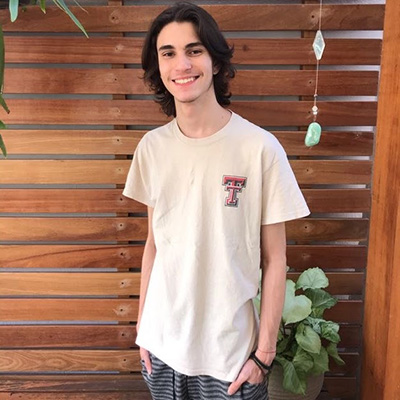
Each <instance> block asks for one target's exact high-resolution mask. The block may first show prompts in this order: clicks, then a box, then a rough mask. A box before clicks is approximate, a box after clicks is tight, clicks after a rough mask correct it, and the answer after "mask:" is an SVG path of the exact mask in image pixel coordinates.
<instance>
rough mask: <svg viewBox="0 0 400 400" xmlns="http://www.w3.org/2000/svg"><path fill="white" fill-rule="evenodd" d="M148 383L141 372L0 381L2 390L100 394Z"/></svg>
mask: <svg viewBox="0 0 400 400" xmlns="http://www.w3.org/2000/svg"><path fill="white" fill-rule="evenodd" d="M146 387H147V386H146V383H145V382H144V381H143V378H142V376H141V375H139V374H129V375H95V376H94V375H85V374H83V375H79V376H76V375H75V376H74V375H65V376H60V375H56V376H51V375H50V376H49V375H37V376H29V377H26V376H21V375H12V374H11V375H7V376H5V377H4V378H3V379H2V380H1V381H0V392H10V391H11V392H23V393H35V392H36V393H37V392H39V393H40V392H51V393H53V395H54V396H58V395H59V394H60V393H76V392H79V393H87V392H97V393H100V395H99V396H101V398H102V396H103V394H106V393H107V392H108V393H110V392H111V393H112V392H119V393H124V392H135V391H144V390H145V389H146Z"/></svg>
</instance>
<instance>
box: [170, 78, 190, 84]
mask: <svg viewBox="0 0 400 400" xmlns="http://www.w3.org/2000/svg"><path fill="white" fill-rule="evenodd" d="M193 81H194V78H186V79H175V82H176V83H179V84H181V85H182V84H184V83H188V82H193Z"/></svg>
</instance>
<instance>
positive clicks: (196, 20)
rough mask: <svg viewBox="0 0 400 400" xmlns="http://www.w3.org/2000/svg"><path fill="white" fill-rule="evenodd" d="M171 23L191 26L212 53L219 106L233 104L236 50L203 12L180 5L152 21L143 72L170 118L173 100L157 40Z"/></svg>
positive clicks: (184, 3)
mask: <svg viewBox="0 0 400 400" xmlns="http://www.w3.org/2000/svg"><path fill="white" fill-rule="evenodd" d="M171 22H191V23H192V24H193V26H194V29H195V31H196V33H197V36H198V37H199V39H200V41H201V43H202V44H203V45H204V47H205V48H206V49H207V51H208V52H209V54H210V56H211V59H212V61H213V65H214V66H215V67H217V68H218V70H219V71H218V73H217V74H215V75H214V78H213V79H214V90H215V95H216V98H217V101H218V103H219V104H220V105H221V106H228V105H229V104H230V100H229V99H230V97H231V93H229V80H230V79H232V78H233V77H234V76H235V69H234V67H233V65H232V64H231V58H232V55H233V47H229V45H228V43H227V42H226V39H225V38H224V36H223V35H222V33H221V31H220V30H219V27H218V25H217V23H216V22H215V20H214V18H213V17H212V16H211V15H210V14H209V13H208V12H207V11H205V10H204V9H203V8H201V7H199V6H197V5H195V4H191V3H187V2H179V3H175V4H174V5H173V6H171V7H169V8H167V9H166V10H164V11H163V12H162V13H161V14H160V15H158V17H157V18H156V19H155V20H154V21H153V23H152V24H151V27H150V29H149V31H148V32H147V36H146V40H145V43H144V47H143V51H142V68H143V70H144V76H143V78H144V81H145V82H146V83H147V84H148V86H149V87H150V89H151V90H153V91H154V94H155V98H156V102H157V103H159V104H160V105H161V108H162V110H163V111H164V113H165V114H167V115H168V116H171V115H173V116H174V117H175V116H176V109H175V102H174V97H173V96H172V94H171V93H169V92H168V90H167V89H166V87H165V86H164V83H163V82H162V80H161V76H160V71H159V66H158V56H157V38H158V35H159V34H160V32H161V30H162V29H163V28H164V27H165V26H166V25H168V24H170V23H171Z"/></svg>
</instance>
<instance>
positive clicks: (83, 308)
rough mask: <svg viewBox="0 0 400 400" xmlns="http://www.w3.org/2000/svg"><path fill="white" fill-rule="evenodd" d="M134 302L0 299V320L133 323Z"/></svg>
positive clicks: (135, 312)
mask: <svg viewBox="0 0 400 400" xmlns="http://www.w3.org/2000/svg"><path fill="white" fill-rule="evenodd" d="M137 311H138V300H135V299H96V300H92V299H90V300H89V299H0V321H2V322H5V321H7V322H13V321H99V322H106V321H120V322H130V321H135V320H136V317H137Z"/></svg>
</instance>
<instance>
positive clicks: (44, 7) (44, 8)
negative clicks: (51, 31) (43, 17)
mask: <svg viewBox="0 0 400 400" xmlns="http://www.w3.org/2000/svg"><path fill="white" fill-rule="evenodd" d="M40 9H41V10H42V11H43V14H46V0H40Z"/></svg>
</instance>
